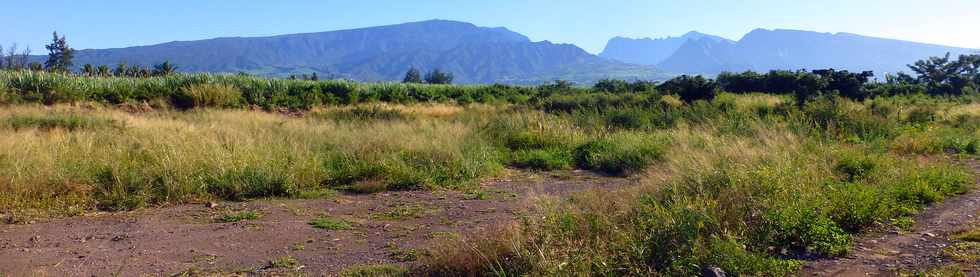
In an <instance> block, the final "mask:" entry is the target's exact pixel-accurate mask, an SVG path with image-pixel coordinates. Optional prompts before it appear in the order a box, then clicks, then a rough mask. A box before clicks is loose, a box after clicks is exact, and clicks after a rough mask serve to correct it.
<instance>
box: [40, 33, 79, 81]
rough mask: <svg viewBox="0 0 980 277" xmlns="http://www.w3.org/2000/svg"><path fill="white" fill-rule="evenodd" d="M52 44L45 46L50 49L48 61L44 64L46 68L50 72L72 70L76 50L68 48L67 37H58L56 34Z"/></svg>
mask: <svg viewBox="0 0 980 277" xmlns="http://www.w3.org/2000/svg"><path fill="white" fill-rule="evenodd" d="M53 36H54V38H52V39H51V44H48V45H45V46H44V48H47V49H48V60H47V61H46V62H44V68H45V69H47V70H50V71H56V72H66V71H68V70H70V69H71V65H72V59H74V58H75V49H72V48H71V47H68V42H67V41H66V40H65V36H61V37H58V32H54V34H53Z"/></svg>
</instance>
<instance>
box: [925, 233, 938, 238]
mask: <svg viewBox="0 0 980 277" xmlns="http://www.w3.org/2000/svg"><path fill="white" fill-rule="evenodd" d="M922 235H923V236H927V237H930V238H934V237H936V234H933V233H930V232H925V233H922Z"/></svg>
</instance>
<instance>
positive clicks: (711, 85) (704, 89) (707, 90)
mask: <svg viewBox="0 0 980 277" xmlns="http://www.w3.org/2000/svg"><path fill="white" fill-rule="evenodd" d="M657 89H659V90H661V91H666V92H669V93H675V94H677V95H678V96H680V98H681V100H683V101H684V102H687V103H691V102H694V101H696V100H708V101H710V100H711V99H714V98H715V95H717V94H718V83H716V82H715V81H714V80H711V79H707V78H704V77H703V76H701V75H698V76H694V77H691V76H688V75H681V76H680V77H677V78H674V79H670V80H668V81H667V82H665V83H663V84H661V85H660V86H659V87H658V88H657Z"/></svg>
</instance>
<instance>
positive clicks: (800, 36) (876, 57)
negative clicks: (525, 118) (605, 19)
mask: <svg viewBox="0 0 980 277" xmlns="http://www.w3.org/2000/svg"><path fill="white" fill-rule="evenodd" d="M946 53H951V54H953V55H954V56H955V55H959V54H973V53H980V51H978V50H976V49H968V48H960V47H951V46H943V45H936V44H927V43H918V42H910V41H903V40H896V39H885V38H876V37H869V36H862V35H857V34H851V33H819V32H812V31H799V30H784V29H776V30H767V29H755V30H753V31H751V32H749V33H748V34H746V35H745V36H744V37H742V38H741V39H740V40H738V41H733V40H728V39H724V38H720V37H717V36H711V35H706V34H701V33H697V32H690V33H688V34H685V35H684V36H681V37H676V38H666V39H656V40H651V39H627V38H614V39H612V40H610V41H609V44H608V45H607V46H606V49H605V50H604V51H603V52H602V53H600V54H599V56H602V57H607V58H610V59H615V60H620V61H624V62H632V63H637V64H643V65H650V66H656V67H658V68H660V69H663V70H665V71H668V72H674V73H686V74H708V75H713V74H717V73H719V72H723V71H732V72H739V71H745V70H753V71H769V70H774V69H785V70H796V69H824V68H835V69H845V70H850V71H864V70H871V71H874V72H875V73H876V74H877V75H878V76H882V75H884V74H885V73H897V72H901V71H906V72H907V71H908V67H907V66H906V65H908V64H911V63H914V62H915V61H917V60H921V59H924V58H927V57H930V56H942V55H945V54H946Z"/></svg>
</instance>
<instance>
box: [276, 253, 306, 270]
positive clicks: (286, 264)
mask: <svg viewBox="0 0 980 277" xmlns="http://www.w3.org/2000/svg"><path fill="white" fill-rule="evenodd" d="M302 266H303V264H301V263H300V262H299V260H297V259H296V258H293V257H291V256H283V257H279V258H275V259H272V260H269V265H268V268H274V269H288V270H297V269H300V267H302Z"/></svg>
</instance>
